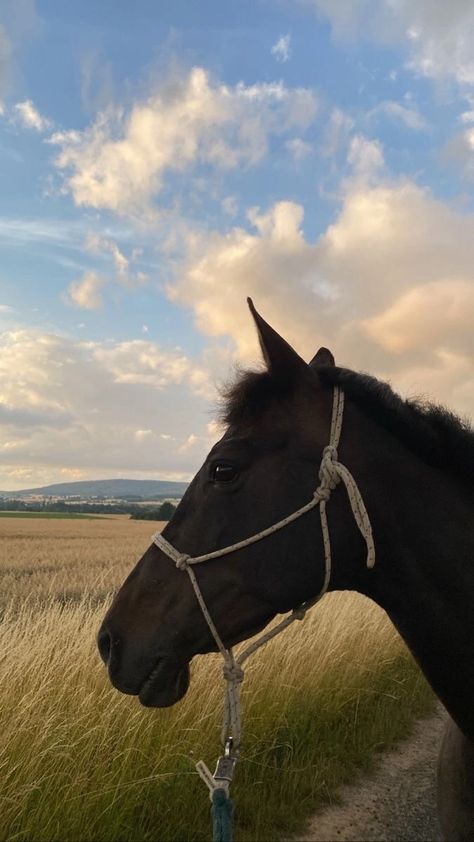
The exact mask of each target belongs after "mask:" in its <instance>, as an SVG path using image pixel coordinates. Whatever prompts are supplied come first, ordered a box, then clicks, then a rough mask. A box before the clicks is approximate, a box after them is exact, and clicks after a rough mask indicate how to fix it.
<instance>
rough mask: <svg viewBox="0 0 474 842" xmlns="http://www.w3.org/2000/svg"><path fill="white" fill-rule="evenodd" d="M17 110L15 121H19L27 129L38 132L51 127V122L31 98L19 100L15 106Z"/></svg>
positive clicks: (14, 108) (15, 110)
mask: <svg viewBox="0 0 474 842" xmlns="http://www.w3.org/2000/svg"><path fill="white" fill-rule="evenodd" d="M13 110H14V112H15V118H14V119H15V122H17V123H19V124H20V125H21V126H23V127H24V128H25V129H34V131H36V132H44V131H46V129H49V127H50V125H51V123H50V121H49V120H47V119H46V117H43V116H42V115H41V114H40V113H39V111H38V109H37V108H35V106H34V105H33V103H32V101H31V99H25V100H24V101H23V102H17V103H16V105H14V106H13Z"/></svg>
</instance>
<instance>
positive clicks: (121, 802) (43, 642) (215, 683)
mask: <svg viewBox="0 0 474 842" xmlns="http://www.w3.org/2000/svg"><path fill="white" fill-rule="evenodd" d="M151 531H153V525H150V523H149V522H148V523H140V522H137V521H129V520H127V519H124V518H122V517H117V518H114V519H113V520H111V521H109V520H98V521H85V522H78V521H51V520H48V521H44V522H38V521H36V520H35V521H33V520H32V521H28V520H24V521H21V522H19V521H18V520H15V519H12V520H11V521H9V520H8V519H2V521H1V522H0V544H1V546H2V551H1V555H0V558H1V559H2V561H1V562H0V577H1V582H2V587H1V588H0V592H1V593H2V612H3V618H2V622H1V624H0V652H1V653H2V656H1V662H0V686H1V687H2V703H1V712H0V768H1V770H2V788H1V791H0V799H1V806H0V816H1V819H0V836H1V838H2V839H9V840H13V839H15V840H25V842H26V840H31V839H34V840H67V841H68V842H73V840H79V839H80V840H152V839H160V840H201V839H203V840H204V839H207V838H208V835H209V816H208V809H209V802H208V799H207V795H206V791H205V788H204V786H203V784H202V783H201V782H200V781H199V779H198V778H197V776H196V775H195V774H194V773H193V766H192V762H191V752H194V755H193V757H194V759H197V758H198V757H201V756H202V757H204V759H205V760H206V761H207V762H208V763H209V764H211V763H212V762H213V760H214V759H215V756H216V753H217V751H218V734H219V729H220V717H221V704H222V680H221V663H220V661H219V660H218V659H217V658H216V657H213V656H210V657H206V658H201V659H198V661H197V662H196V663H195V664H194V668H193V676H192V684H191V689H190V691H189V693H188V695H187V697H186V698H185V700H184V701H183V702H182V703H180V704H179V705H177V706H176V707H175V708H173V709H171V710H167V711H150V710H145V709H143V708H141V707H140V706H139V704H138V703H137V701H136V699H134V698H130V697H124V696H121V695H120V694H119V693H117V692H116V691H114V690H113V689H112V688H111V687H110V685H109V683H108V680H107V677H106V674H105V670H104V669H103V667H102V666H101V664H100V662H99V659H98V655H97V653H96V648H95V635H96V632H97V629H98V626H99V625H100V621H101V618H102V617H103V614H104V611H105V605H106V603H107V602H108V600H109V598H110V597H109V596H105V594H107V593H109V592H110V591H111V590H112V589H113V588H115V587H116V586H117V585H118V584H119V583H120V582H121V581H122V580H123V578H124V575H125V573H126V572H128V570H129V569H130V568H131V566H132V565H133V563H134V562H135V561H136V559H137V558H138V557H139V555H140V554H141V552H142V551H143V550H144V549H145V548H146V546H148V544H149V540H150V532H151ZM243 699H244V728H245V755H244V759H243V760H242V762H241V764H240V766H239V769H238V774H237V780H236V785H235V788H234V795H235V798H236V801H237V803H238V808H239V809H238V831H237V833H238V838H239V839H259V840H265V839H273V838H275V837H276V835H277V834H278V833H283V832H288V831H290V830H295V829H296V828H297V827H298V826H299V825H300V823H301V821H302V819H303V818H304V817H305V816H306V815H307V814H308V812H309V811H311V810H312V809H314V808H315V807H316V806H317V805H318V804H321V803H324V802H326V801H328V800H331V799H332V798H334V792H335V789H336V787H337V785H338V784H340V783H341V782H343V781H348V780H350V779H351V778H353V776H354V775H355V774H356V773H357V771H359V770H361V769H364V768H367V766H368V765H369V764H370V762H371V760H372V758H373V756H374V753H376V752H377V751H378V750H380V749H381V748H384V747H388V746H391V745H393V743H394V741H396V740H397V739H399V738H400V736H402V735H403V734H404V733H406V730H407V728H408V727H409V723H410V721H411V719H412V718H413V716H414V715H418V714H420V713H422V712H425V711H426V710H427V709H428V707H429V705H430V702H431V694H430V692H429V691H428V689H427V687H426V684H425V682H424V680H423V679H422V677H421V676H420V674H419V672H418V670H417V668H416V667H415V666H414V664H413V661H412V659H411V658H410V656H409V655H408V654H407V652H406V650H405V648H404V646H403V644H402V643H401V642H400V640H399V638H398V636H397V635H396V633H395V632H394V630H393V628H392V626H391V624H390V623H389V621H388V620H387V619H386V618H385V616H384V614H383V613H382V612H381V611H380V610H379V609H378V608H377V607H376V606H374V605H373V604H371V603H369V602H368V601H366V600H364V599H363V598H361V597H358V596H356V595H351V594H335V595H330V596H328V597H327V598H326V599H325V600H324V602H323V603H322V604H321V606H320V607H318V609H317V610H315V611H314V612H313V614H312V615H311V616H310V617H308V618H307V620H306V621H305V622H304V623H301V624H300V623H298V624H295V626H293V627H292V629H291V630H289V631H288V632H287V633H286V635H285V636H283V637H281V638H279V639H278V640H277V641H275V642H274V643H272V644H269V646H268V648H267V649H264V650H261V651H260V652H259V653H258V654H257V655H256V656H255V658H254V660H253V661H252V662H251V664H250V665H249V667H248V669H247V679H246V682H245V689H244V692H243Z"/></svg>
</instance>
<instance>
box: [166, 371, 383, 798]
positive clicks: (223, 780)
mask: <svg viewBox="0 0 474 842" xmlns="http://www.w3.org/2000/svg"><path fill="white" fill-rule="evenodd" d="M343 412H344V392H342V391H341V390H340V389H339V387H337V386H335V387H334V398H333V408H332V418H331V432H330V436H329V444H328V445H327V447H325V448H324V450H323V454H322V458H321V465H320V468H319V485H318V487H317V489H316V491H315V492H314V494H313V497H312V499H311V500H310V501H309V502H308V503H306V504H305V505H304V506H302V507H301V508H300V509H297V510H296V511H295V512H293V513H292V514H290V515H288V516H287V517H285V518H283V519H282V520H279V521H278V522H277V523H274V524H273V525H272V526H269V527H267V528H266V529H262V530H261V532H256V533H255V534H254V535H251V536H250V537H249V538H245V539H244V540H243V541H238V542H237V543H236V544H230V545H229V546H228V547H223V548H222V549H220V550H214V551H213V552H210V553H205V554H204V555H198V556H189V555H187V554H186V553H181V552H180V551H179V550H177V549H176V547H173V545H172V544H170V543H169V541H167V540H166V538H164V537H163V536H162V535H161V534H160V533H158V532H157V533H156V535H154V536H153V542H154V543H155V544H156V546H157V547H159V549H160V550H162V551H163V552H164V553H166V555H168V556H169V557H170V558H171V559H172V560H173V561H174V563H175V565H176V567H177V568H178V570H186V571H187V573H188V576H189V578H190V580H191V584H192V586H193V589H194V593H195V594H196V599H197V601H198V603H199V605H200V608H201V611H202V613H203V615H204V618H205V620H206V622H207V625H208V626H209V630H210V632H211V634H212V636H213V638H214V640H215V642H216V645H217V648H218V649H219V651H220V653H221V655H222V657H223V658H224V678H225V680H226V682H227V687H226V696H225V706H224V725H223V729H222V742H223V744H224V746H225V755H224V756H223V757H221V758H219V761H218V764H217V769H216V772H215V773H214V775H211V773H210V772H209V769H208V768H207V766H206V765H205V763H203V761H199V763H197V765H196V768H197V771H198V772H199V774H200V775H201V777H202V778H203V780H204V781H205V782H206V784H207V785H208V787H209V789H210V790H211V794H212V792H213V791H214V789H216V788H218V787H223V788H224V789H226V791H228V786H229V783H230V780H231V778H232V773H233V768H234V765H235V762H236V760H237V758H238V751H239V747H240V739H241V715H240V684H241V683H242V681H243V678H244V672H243V669H242V664H243V663H244V661H246V660H247V658H248V657H249V656H250V655H252V654H253V653H254V652H255V651H256V650H257V649H259V648H260V646H263V645H264V644H265V643H267V642H268V641H269V640H271V639H272V638H273V637H275V636H276V635H277V634H279V633H280V632H281V631H283V629H286V628H287V626H289V625H290V623H293V622H294V621H295V620H302V619H303V618H304V616H305V614H306V612H307V611H308V609H309V608H311V607H312V606H313V605H315V604H316V603H317V602H319V600H320V599H321V598H322V597H323V596H324V594H325V593H326V591H327V589H328V586H329V579H330V576H331V542H330V538H329V529H328V522H327V515H326V503H327V502H328V500H329V498H330V496H331V491H333V489H334V488H335V487H336V485H338V483H339V482H341V480H342V482H343V484H344V486H345V488H346V491H347V496H348V498H349V502H350V505H351V509H352V512H353V515H354V518H355V521H356V523H357V526H358V528H359V530H360V532H361V534H362V537H363V538H364V540H365V542H366V545H367V567H369V568H371V567H373V566H374V564H375V547H374V540H373V536H372V527H371V525H370V521H369V516H368V514H367V509H366V508H365V505H364V502H363V500H362V497H361V494H360V491H359V489H358V488H357V485H356V482H355V480H354V477H353V476H352V474H351V473H350V471H348V469H347V468H346V467H345V466H344V465H342V464H341V463H340V462H338V458H337V447H338V445H339V439H340V437H341V428H342V417H343ZM316 506H319V515H320V519H321V531H322V535H323V545H324V563H325V573H324V580H323V584H322V587H321V590H320V592H319V594H318V595H317V596H316V597H315V598H314V599H311V600H308V601H307V602H303V603H302V605H300V606H299V607H298V608H294V609H293V611H292V612H291V614H289V615H288V616H287V617H285V618H284V619H283V620H282V621H281V622H280V623H278V624H277V625H276V626H274V627H273V628H272V629H270V631H268V632H265V633H264V634H263V635H261V636H260V637H259V638H257V640H255V641H254V642H253V643H251V644H250V645H249V646H247V647H246V648H245V649H244V650H243V652H241V653H240V655H239V656H238V657H237V658H236V657H235V656H234V654H233V652H232V649H227V648H226V646H225V645H224V643H223V642H222V639H221V637H220V635H219V632H218V631H217V629H216V626H215V625H214V622H213V620H212V617H211V615H210V613H209V610H208V608H207V605H206V603H205V601H204V597H203V595H202V593H201V589H200V587H199V584H198V581H197V579H196V575H195V573H194V570H193V569H192V567H193V565H195V564H202V562H204V561H210V560H211V559H214V558H220V556H224V555H229V553H234V552H236V551H237V550H241V549H243V548H244V547H248V546H250V544H255V543H256V542H257V541H261V540H262V539H263V538H266V537H268V535H273V533H274V532H277V531H278V530H279V529H283V527H285V526H288V524H289V523H292V522H293V521H294V520H297V519H298V518H300V517H301V516H302V515H305V514H306V512H309V511H311V509H314V508H315V507H316Z"/></svg>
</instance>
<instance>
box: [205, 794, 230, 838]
mask: <svg viewBox="0 0 474 842" xmlns="http://www.w3.org/2000/svg"><path fill="white" fill-rule="evenodd" d="M211 815H212V842H232V839H233V832H232V830H233V821H232V820H233V817H234V802H233V801H232V799H231V798H229V797H228V796H227V794H226V791H225V789H222V788H221V787H219V788H216V789H215V790H214V792H213V793H212V807H211Z"/></svg>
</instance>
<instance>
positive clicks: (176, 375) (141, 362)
mask: <svg viewBox="0 0 474 842" xmlns="http://www.w3.org/2000/svg"><path fill="white" fill-rule="evenodd" d="M91 347H92V346H91ZM93 353H94V357H95V359H96V360H98V361H99V362H100V363H101V365H103V366H104V368H106V369H107V371H109V372H110V373H111V374H113V376H114V379H115V382H116V383H139V384H141V385H143V386H152V387H153V388H155V389H162V388H164V387H165V386H169V385H170V384H181V383H187V384H189V385H190V386H192V387H193V389H194V390H195V391H200V392H203V393H209V376H208V373H207V371H205V370H204V369H203V368H202V367H200V366H198V365H196V364H194V363H192V362H191V361H190V360H189V359H188V357H186V356H185V355H184V354H180V353H177V352H169V351H164V350H162V349H161V348H159V347H158V346H157V345H156V344H155V343H154V342H147V341H145V340H143V339H134V340H131V341H128V342H121V343H118V344H116V345H114V346H112V347H107V346H99V345H98V346H93Z"/></svg>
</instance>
